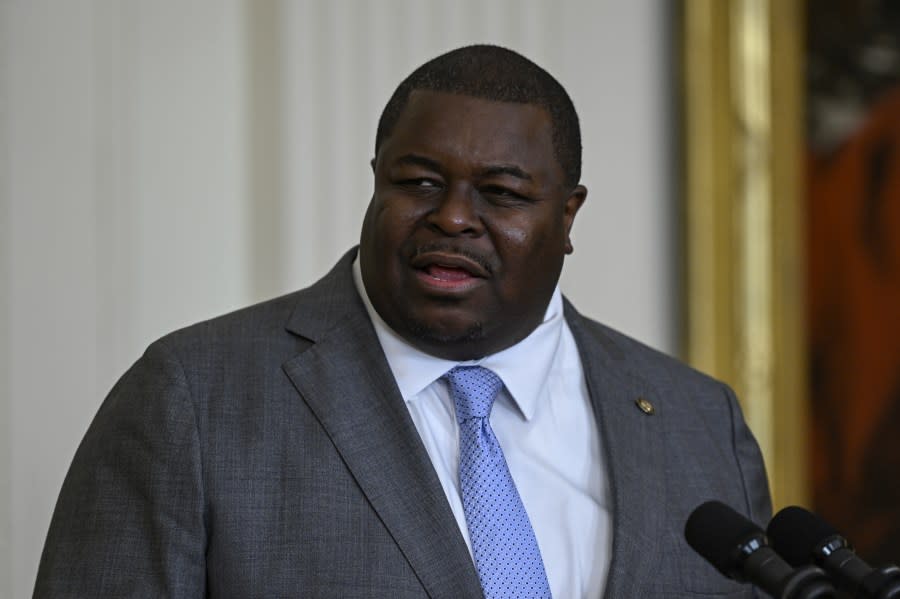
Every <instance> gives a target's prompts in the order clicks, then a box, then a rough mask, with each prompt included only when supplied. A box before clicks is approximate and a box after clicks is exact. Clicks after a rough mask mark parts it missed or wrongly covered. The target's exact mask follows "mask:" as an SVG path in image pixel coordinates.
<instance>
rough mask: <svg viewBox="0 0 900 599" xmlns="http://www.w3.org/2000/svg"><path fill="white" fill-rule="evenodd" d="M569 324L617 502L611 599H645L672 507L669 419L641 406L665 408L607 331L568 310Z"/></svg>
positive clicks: (608, 587) (608, 593)
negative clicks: (665, 446)
mask: <svg viewBox="0 0 900 599" xmlns="http://www.w3.org/2000/svg"><path fill="white" fill-rule="evenodd" d="M566 319H567V321H568V323H569V326H570V328H571V329H572V334H573V335H574V337H575V340H576V343H577V345H578V348H579V352H580V354H581V361H582V365H583V368H584V374H585V378H586V379H587V386H588V391H589V393H590V396H591V402H592V404H593V407H594V414H595V416H596V418H597V423H598V427H599V430H600V436H601V439H602V442H603V449H604V459H605V465H606V472H607V477H608V481H609V485H610V491H611V494H612V500H613V503H612V505H613V549H612V563H611V564H610V569H609V576H608V578H607V582H606V597H608V598H610V599H612V598H615V597H639V596H641V595H642V594H644V591H645V585H646V583H648V582H649V581H650V580H649V577H650V576H652V572H653V571H654V569H655V566H656V564H655V562H656V560H657V559H659V557H658V556H659V555H660V553H659V545H660V543H661V542H662V539H661V538H660V537H661V534H662V530H663V528H662V522H661V518H662V515H663V510H662V509H661V508H660V505H661V504H662V503H663V502H665V501H666V485H665V480H666V479H665V472H664V471H663V460H662V457H661V454H660V452H661V451H662V441H661V426H660V423H661V422H662V420H661V419H662V418H664V417H665V415H664V414H659V413H658V412H657V413H656V414H655V415H652V416H651V415H648V414H645V413H644V412H642V411H641V410H640V409H639V408H638V406H637V404H636V400H637V399H638V398H641V397H643V398H645V399H647V400H649V401H650V402H652V403H653V404H654V405H655V406H657V407H658V406H659V403H660V402H658V401H657V397H655V391H654V389H653V387H652V386H650V385H649V384H648V383H647V382H646V381H645V380H644V379H642V378H641V377H640V376H638V375H636V374H634V373H633V372H632V370H631V365H630V364H629V363H628V361H627V360H626V359H624V356H623V355H622V354H621V353H620V350H619V348H618V347H617V346H616V345H615V342H614V341H613V340H612V339H611V338H609V337H607V336H606V334H605V332H604V331H603V330H602V329H601V328H599V327H598V326H597V325H595V324H588V323H587V322H586V321H585V320H584V319H583V318H582V317H581V316H580V315H579V314H578V313H577V312H576V311H575V309H574V308H572V306H571V305H570V304H569V303H568V302H566ZM589 327H590V328H589Z"/></svg>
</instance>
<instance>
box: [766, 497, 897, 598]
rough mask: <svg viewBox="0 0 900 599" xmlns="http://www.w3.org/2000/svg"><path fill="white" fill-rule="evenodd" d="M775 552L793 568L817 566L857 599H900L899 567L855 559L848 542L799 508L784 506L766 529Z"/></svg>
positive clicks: (814, 516) (815, 517) (812, 515)
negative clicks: (877, 565) (880, 566)
mask: <svg viewBox="0 0 900 599" xmlns="http://www.w3.org/2000/svg"><path fill="white" fill-rule="evenodd" d="M767 530H768V533H769V538H771V539H772V546H773V547H774V548H775V550H776V551H777V552H778V553H780V554H781V556H782V557H784V559H785V560H787V562H788V563H790V564H791V565H793V566H799V565H802V564H816V565H818V566H821V567H822V568H824V569H825V571H826V572H828V573H829V574H831V575H832V577H833V579H834V581H835V584H836V585H837V587H838V588H839V589H841V590H842V591H846V592H847V593H850V594H851V595H852V596H853V597H858V598H860V599H898V598H900V568H897V566H886V567H883V568H878V569H876V568H872V567H871V566H869V565H868V564H867V563H866V562H864V561H863V560H861V559H860V558H859V557H857V556H856V553H854V551H853V547H852V546H851V545H850V543H848V542H847V539H845V538H844V537H842V536H841V534H840V533H839V532H838V531H836V530H835V529H834V528H832V527H831V525H830V524H828V523H827V522H825V521H824V520H823V519H822V518H820V517H819V516H817V515H815V514H813V513H812V512H809V511H807V510H805V509H803V508H802V507H797V506H791V507H786V508H784V509H783V510H781V511H780V512H778V513H777V514H776V515H775V517H774V518H772V521H771V522H769V526H768V528H767Z"/></svg>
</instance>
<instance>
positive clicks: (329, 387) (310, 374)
mask: <svg viewBox="0 0 900 599" xmlns="http://www.w3.org/2000/svg"><path fill="white" fill-rule="evenodd" d="M352 257H353V256H352V253H351V254H348V256H345V257H344V259H343V260H341V262H340V263H339V264H338V266H337V267H335V269H334V270H333V271H332V272H331V273H330V274H329V275H328V276H327V277H326V278H325V279H323V281H322V282H320V283H319V284H317V285H316V286H315V287H313V288H311V289H310V290H309V292H308V293H306V294H305V296H304V297H302V298H301V301H300V304H299V305H298V308H297V309H296V310H295V313H294V316H293V317H292V319H291V322H290V323H289V325H288V328H289V329H290V330H292V331H293V332H295V333H298V334H301V335H303V336H305V337H307V338H309V339H311V340H312V341H313V342H314V343H313V345H311V346H310V347H309V348H308V349H307V350H306V351H304V352H303V353H301V354H300V355H298V356H296V357H295V358H293V359H292V360H290V361H288V362H287V363H285V365H284V370H285V372H286V373H287V375H288V377H290V379H291V381H292V382H293V384H294V386H295V387H296V388H297V390H298V391H299V393H300V395H301V396H302V398H303V400H304V401H306V403H307V404H308V405H309V407H310V409H311V410H312V411H313V413H314V414H315V415H316V417H317V418H318V419H319V422H320V423H321V425H322V427H323V428H324V429H325V430H326V432H327V433H328V435H329V437H330V438H331V440H332V442H333V443H334V446H335V447H336V448H337V451H338V452H339V453H340V455H341V457H342V459H343V460H344V463H345V464H346V465H347V468H348V469H349V470H350V472H351V474H352V475H353V477H354V479H355V480H356V482H357V484H358V485H359V487H360V489H362V492H363V493H364V494H365V495H366V497H367V498H368V500H369V502H370V503H371V505H372V507H373V508H374V509H375V511H376V512H377V514H378V516H379V517H380V518H381V521H382V522H383V523H384V525H385V527H386V528H387V530H388V531H389V533H390V534H391V535H392V537H393V538H394V540H395V541H396V543H397V545H398V546H399V547H400V549H401V551H402V552H403V554H404V555H405V556H406V559H407V560H408V562H409V564H410V566H411V567H412V569H413V570H414V572H415V573H416V576H418V578H419V580H420V581H421V583H422V585H423V586H424V587H425V589H426V591H427V592H428V594H429V595H430V596H431V597H434V598H439V597H448V598H449V597H474V596H480V595H481V587H480V585H479V582H478V577H477V574H476V572H475V569H474V566H473V565H472V560H471V558H470V556H469V553H468V550H467V548H466V545H465V541H464V540H463V537H462V535H461V534H460V531H459V527H458V526H457V523H456V520H455V519H454V517H453V514H452V512H451V510H450V507H449V505H448V503H447V499H446V497H445V496H444V492H443V489H442V487H441V485H440V481H439V480H438V477H437V474H436V473H435V471H434V468H433V466H432V465H431V461H430V460H429V458H428V454H427V452H426V451H425V448H424V445H423V444H422V442H421V439H420V438H419V435H418V432H417V431H416V428H415V425H414V424H413V422H412V419H411V418H410V416H409V412H408V410H407V408H406V406H405V405H404V403H403V399H402V397H401V396H400V392H399V391H398V389H397V386H396V383H395V382H394V379H393V375H392V374H391V372H390V368H389V366H388V364H387V360H386V359H385V357H384V354H383V352H382V350H381V345H380V344H379V342H378V338H377V336H376V335H375V332H374V329H373V328H372V325H371V323H370V322H369V319H368V315H367V314H366V313H365V308H364V307H363V305H362V303H361V301H360V299H359V297H358V294H357V292H356V289H355V288H354V287H353V281H352V277H351V268H350V264H351V262H352Z"/></svg>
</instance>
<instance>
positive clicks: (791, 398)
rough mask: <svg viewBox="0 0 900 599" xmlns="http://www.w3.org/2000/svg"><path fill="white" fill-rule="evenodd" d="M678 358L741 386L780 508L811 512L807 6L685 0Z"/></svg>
mask: <svg viewBox="0 0 900 599" xmlns="http://www.w3.org/2000/svg"><path fill="white" fill-rule="evenodd" d="M680 6H681V15H680V17H681V19H680V28H681V31H680V36H679V39H680V40H681V52H682V56H681V64H682V67H683V70H682V73H681V84H682V87H681V93H682V108H683V113H682V117H683V121H682V122H683V130H682V140H683V141H682V149H683V160H684V163H683V165H682V167H683V168H682V172H683V190H682V192H683V196H682V197H683V200H684V204H683V205H684V211H685V212H684V249H685V253H684V255H685V261H686V263H685V265H684V270H685V281H686V282H685V297H684V306H685V314H684V319H685V326H684V331H685V335H684V347H683V355H684V356H685V358H686V359H687V361H688V362H689V363H691V364H692V365H693V366H695V367H697V368H698V369H700V370H703V371H705V372H708V373H710V374H712V375H713V376H716V377H717V378H720V379H722V380H724V381H726V382H727V383H729V384H730V385H732V386H733V387H734V389H735V390H736V392H737V393H738V396H739V397H740V398H741V403H742V407H743V409H744V413H745V415H746V418H747V421H748V423H749V425H750V428H751V429H752V430H753V432H754V434H755V435H756V438H757V440H758V441H759V444H760V447H761V449H762V453H763V457H764V459H765V461H766V466H767V468H768V472H769V482H770V486H771V489H772V496H773V501H774V504H775V508H776V509H778V508H780V507H782V506H784V505H789V504H801V505H808V504H809V482H808V481H809V475H808V462H807V459H808V448H807V445H808V443H807V429H808V425H807V410H808V408H807V406H808V404H807V401H806V386H807V385H806V372H807V369H806V355H805V327H804V281H805V275H804V260H803V255H802V250H803V239H804V221H803V207H802V203H803V183H802V156H803V149H802V148H803V134H804V127H803V84H802V81H803V77H802V74H803V10H804V8H805V7H804V3H803V1H802V0H682V3H681V5H680Z"/></svg>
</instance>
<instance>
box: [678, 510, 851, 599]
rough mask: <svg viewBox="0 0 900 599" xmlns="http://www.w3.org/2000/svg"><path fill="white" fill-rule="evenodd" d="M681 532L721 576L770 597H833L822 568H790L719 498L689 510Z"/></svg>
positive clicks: (756, 529)
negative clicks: (753, 586)
mask: <svg viewBox="0 0 900 599" xmlns="http://www.w3.org/2000/svg"><path fill="white" fill-rule="evenodd" d="M684 536H685V539H686V540H687V542H688V545H690V546H691V547H692V548H693V549H694V551H696V552H697V553H699V554H700V555H701V556H703V557H704V558H705V559H706V560H707V561H708V562H710V563H711V564H712V565H713V566H715V568H716V569H717V570H718V571H719V572H721V573H722V574H723V575H725V576H727V577H728V578H731V579H733V580H736V581H738V582H750V583H753V584H754V585H756V586H758V587H759V588H761V589H762V590H764V591H765V592H766V593H768V594H770V595H771V596H773V597H775V598H776V599H834V598H835V597H836V596H837V595H836V594H835V593H836V591H835V589H834V587H833V586H832V584H831V582H830V581H829V580H828V577H827V576H826V575H825V572H823V571H822V570H820V569H819V568H817V567H815V566H812V565H808V566H803V567H801V568H798V569H794V568H792V567H791V566H790V565H789V564H788V563H787V562H785V561H784V560H783V559H781V558H780V557H779V556H778V554H777V553H775V551H773V550H772V548H771V547H769V546H768V542H767V540H766V535H765V533H764V532H763V530H762V529H761V528H760V527H758V526H757V525H756V524H754V523H753V522H751V521H750V520H748V519H746V518H745V517H744V516H742V515H741V514H739V513H737V512H736V511H734V510H733V509H731V508H730V507H728V506H727V505H725V504H724V503H721V502H719V501H708V502H706V503H704V504H702V505H701V506H699V507H698V508H697V509H695V510H694V511H693V512H692V513H691V515H690V517H689V518H688V520H687V524H686V525H685V527H684Z"/></svg>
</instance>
